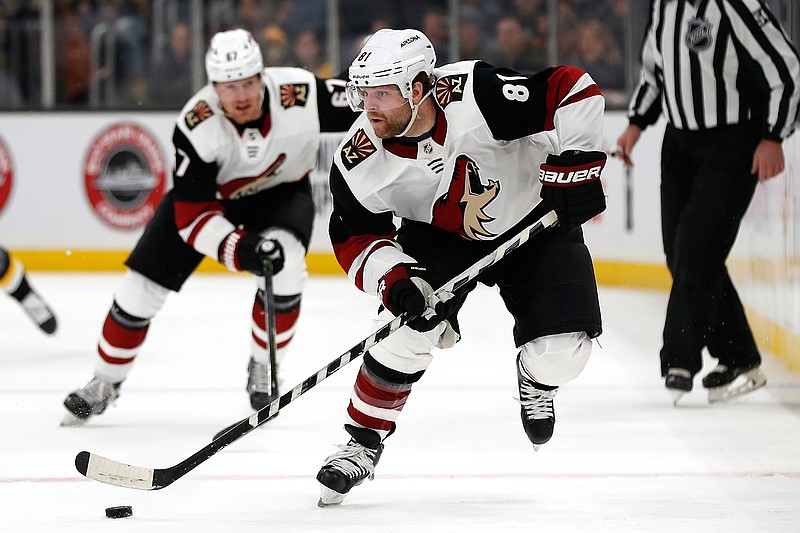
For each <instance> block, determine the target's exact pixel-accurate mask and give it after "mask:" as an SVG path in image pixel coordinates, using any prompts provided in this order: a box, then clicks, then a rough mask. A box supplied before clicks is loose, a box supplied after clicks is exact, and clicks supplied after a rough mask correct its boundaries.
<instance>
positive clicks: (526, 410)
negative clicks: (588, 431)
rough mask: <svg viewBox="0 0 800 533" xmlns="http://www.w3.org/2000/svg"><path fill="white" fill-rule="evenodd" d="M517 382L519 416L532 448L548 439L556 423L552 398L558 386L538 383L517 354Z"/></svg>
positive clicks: (536, 448)
mask: <svg viewBox="0 0 800 533" xmlns="http://www.w3.org/2000/svg"><path fill="white" fill-rule="evenodd" d="M517 383H518V385H519V403H520V405H521V409H520V417H521V418H522V427H523V428H525V434H526V435H528V439H530V441H531V442H532V443H533V449H534V450H537V451H538V450H539V447H540V446H541V445H542V444H544V443H546V442H547V441H549V440H550V437H552V436H553V429H554V428H555V424H556V414H555V409H554V407H553V398H555V396H556V393H557V392H558V387H551V386H549V385H543V384H541V383H538V382H537V381H536V380H534V379H533V378H532V377H530V376H529V375H528V373H527V372H526V371H525V369H524V368H523V367H522V358H521V357H520V355H517Z"/></svg>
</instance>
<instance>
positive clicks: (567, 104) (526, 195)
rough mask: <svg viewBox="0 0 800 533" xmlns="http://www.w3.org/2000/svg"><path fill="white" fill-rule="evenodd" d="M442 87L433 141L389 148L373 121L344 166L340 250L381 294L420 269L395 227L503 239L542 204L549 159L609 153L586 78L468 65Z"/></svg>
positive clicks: (337, 219)
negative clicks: (420, 225)
mask: <svg viewBox="0 0 800 533" xmlns="http://www.w3.org/2000/svg"><path fill="white" fill-rule="evenodd" d="M435 76H436V79H437V81H436V85H435V88H434V91H435V93H434V95H435V98H436V103H437V104H438V106H439V108H440V111H439V112H438V114H437V118H436V124H435V126H434V127H433V129H432V130H431V131H430V132H429V133H428V134H426V135H423V136H422V137H419V138H413V139H411V138H401V139H387V140H381V139H379V138H378V137H377V136H376V135H375V134H374V131H373V130H372V127H371V126H370V124H369V121H368V119H367V116H366V113H363V114H362V116H361V117H359V119H358V120H357V121H356V122H355V123H354V124H353V126H352V128H351V129H350V131H349V132H348V135H347V136H346V137H345V140H344V141H343V143H342V144H341V145H340V146H339V149H338V150H337V153H336V154H335V156H334V163H335V165H334V168H333V169H332V171H331V192H332V194H333V202H334V212H333V216H332V218H331V223H330V234H331V241H332V243H333V246H334V251H335V253H336V256H337V259H338V260H339V263H340V265H341V266H342V267H343V269H344V270H345V271H346V272H347V273H348V275H349V276H350V278H351V279H352V280H353V281H354V282H355V283H356V285H357V286H358V287H359V288H361V289H362V290H364V291H366V292H368V293H370V294H375V293H376V290H377V283H378V281H379V279H380V277H381V276H382V275H383V274H384V273H386V271H387V270H389V269H390V268H391V267H392V266H394V265H396V264H398V263H402V262H413V258H410V257H408V256H407V255H405V254H403V252H402V250H400V248H399V247H398V246H397V245H396V244H395V243H394V242H393V241H392V238H393V236H394V232H395V229H396V228H395V226H394V223H393V220H394V217H395V216H397V217H401V218H404V219H408V220H414V221H420V222H426V223H429V224H432V225H434V226H437V227H440V228H443V229H445V230H447V231H450V232H453V233H457V234H459V235H461V236H462V237H464V238H466V239H471V240H491V239H494V238H496V237H497V236H499V235H501V234H503V232H505V231H507V230H509V229H510V228H512V227H513V226H514V225H515V224H517V223H518V222H519V221H520V220H522V219H523V218H524V217H525V216H526V215H528V214H529V213H530V212H531V210H532V209H533V208H534V206H535V205H536V204H537V203H539V202H540V197H539V192H540V188H541V185H540V184H539V180H538V172H539V166H540V164H541V163H543V162H544V161H545V160H546V158H547V156H548V155H549V154H560V153H561V152H563V151H566V150H582V151H591V150H599V149H600V147H601V142H602V124H603V111H604V100H603V97H602V96H601V94H600V91H599V89H598V88H597V86H596V84H595V83H594V81H593V80H592V79H591V77H590V76H589V75H588V74H586V73H585V72H584V71H582V70H580V69H577V68H575V67H554V68H550V69H547V70H545V71H543V72H541V73H538V74H536V75H533V76H525V75H521V74H519V73H517V72H514V71H512V70H508V69H498V68H495V67H492V66H490V65H488V64H486V63H482V62H476V61H464V62H460V63H454V64H451V65H446V66H444V67H442V68H440V69H436V71H435Z"/></svg>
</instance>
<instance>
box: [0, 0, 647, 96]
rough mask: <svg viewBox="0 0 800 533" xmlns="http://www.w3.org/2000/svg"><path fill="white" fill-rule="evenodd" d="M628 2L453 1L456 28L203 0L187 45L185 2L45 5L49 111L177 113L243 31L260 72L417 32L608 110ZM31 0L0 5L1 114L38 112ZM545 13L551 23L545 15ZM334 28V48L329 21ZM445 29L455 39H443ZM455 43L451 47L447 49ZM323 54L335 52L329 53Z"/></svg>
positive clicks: (633, 42) (627, 38)
mask: <svg viewBox="0 0 800 533" xmlns="http://www.w3.org/2000/svg"><path fill="white" fill-rule="evenodd" d="M638 3H641V4H647V2H632V1H631V0H559V1H558V2H550V1H548V0H498V1H492V2H488V1H481V0H461V2H460V5H459V8H458V18H457V19H455V18H453V19H452V20H458V24H457V28H454V27H452V26H451V18H450V14H449V13H448V11H447V8H448V4H449V2H448V1H447V0H403V1H402V2H400V1H396V0H395V1H380V0H372V1H369V2H364V1H363V0H339V1H338V6H339V7H338V13H335V14H329V13H328V12H327V8H328V5H329V2H328V1H327V0H205V1H204V2H197V4H196V5H200V6H202V10H203V13H202V17H201V19H202V20H203V27H202V28H198V29H197V31H201V32H202V36H201V37H202V38H201V39H199V40H196V39H194V37H195V35H194V31H195V29H194V28H193V26H192V24H191V20H193V18H192V16H191V14H192V8H193V5H195V4H193V3H192V1H191V0H54V55H55V57H54V64H55V65H54V68H55V79H56V83H55V93H56V94H55V107H56V108H59V109H72V108H77V109H83V108H87V109H88V108H101V109H132V108H148V109H177V108H179V107H180V106H181V105H182V104H183V103H184V102H185V101H186V99H187V98H188V97H189V96H191V94H193V93H194V92H195V91H196V90H197V89H199V86H200V85H202V84H203V83H204V82H205V79H204V78H205V75H204V72H203V70H202V69H203V65H202V52H201V53H199V54H197V53H195V54H193V53H192V47H193V46H197V43H199V46H200V47H201V49H202V50H203V51H204V50H205V47H206V46H207V43H208V38H209V37H210V36H211V35H212V34H213V33H215V32H217V31H220V30H222V29H229V28H233V27H243V28H246V29H248V30H249V31H250V32H251V33H252V34H253V35H254V36H255V37H256V38H257V39H258V40H259V42H260V44H261V47H262V50H263V53H264V57H265V60H266V62H267V64H268V65H270V66H280V65H286V66H301V67H305V68H307V69H309V70H311V71H313V72H314V73H316V74H317V75H319V76H322V77H328V76H332V75H337V74H340V73H342V72H344V71H345V70H346V68H347V66H348V64H349V63H350V61H351V60H352V58H353V54H354V51H355V50H357V49H359V48H360V46H361V44H362V42H363V40H364V38H365V37H367V36H369V35H370V34H371V33H372V32H374V31H375V30H377V29H379V28H383V27H397V28H400V27H416V28H419V29H421V30H422V31H423V32H425V33H426V34H427V35H428V37H429V38H430V39H431V41H432V42H433V43H434V45H435V46H436V49H437V51H438V53H439V56H440V57H439V63H440V64H444V63H448V62H451V61H455V60H459V59H483V60H485V61H487V62H489V63H492V64H495V65H498V66H507V67H511V68H514V69H517V70H519V71H521V72H526V73H527V72H534V71H538V70H540V69H542V68H544V67H546V66H549V65H551V64H561V63H567V64H573V65H577V66H580V67H582V68H584V69H586V70H587V71H589V72H590V73H591V74H592V76H593V77H594V78H595V80H596V81H597V83H598V85H599V86H600V87H601V89H602V90H603V91H604V93H605V95H606V97H607V100H608V102H609V104H610V106H611V107H613V106H615V105H623V104H624V102H625V101H626V96H627V92H628V91H629V90H630V88H631V85H632V83H633V80H630V79H629V77H628V75H627V74H628V72H631V71H634V72H635V71H636V68H637V65H626V57H630V55H629V54H628V55H626V51H627V52H629V51H630V49H631V48H636V50H635V52H634V56H635V57H638V47H639V46H640V43H641V36H638V35H631V34H630V32H631V30H630V28H636V27H638V28H641V29H642V30H643V28H644V25H645V23H646V16H647V14H646V12H645V11H646V10H643V9H639V10H638V11H637V12H636V13H631V10H630V8H631V7H632V6H634V5H635V4H638ZM39 5H40V2H38V1H36V0H0V108H2V109H37V108H40V107H41V94H42V75H41V35H42V28H43V24H42V22H41V19H40V13H39V11H38V9H39V8H38V6H39ZM551 9H555V12H554V13H553V12H551ZM329 15H338V16H334V17H332V19H333V20H338V24H339V33H338V35H337V36H336V39H334V40H331V39H329V36H328V28H329V23H328V17H329ZM454 30H455V31H454ZM456 33H457V40H458V43H457V46H455V45H454V44H453V43H452V42H451V38H454V34H456ZM331 43H335V45H337V46H338V50H337V51H336V52H335V53H329V51H328V47H329V45H330V44H331Z"/></svg>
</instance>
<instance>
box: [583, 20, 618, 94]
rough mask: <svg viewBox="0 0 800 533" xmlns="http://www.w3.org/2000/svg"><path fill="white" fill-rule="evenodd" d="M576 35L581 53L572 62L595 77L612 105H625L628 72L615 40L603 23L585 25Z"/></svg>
mask: <svg viewBox="0 0 800 533" xmlns="http://www.w3.org/2000/svg"><path fill="white" fill-rule="evenodd" d="M576 36H577V42H576V46H577V54H576V55H575V56H574V57H573V58H572V59H571V60H570V61H569V63H570V64H573V65H576V66H578V67H581V68H582V69H584V70H585V71H586V72H588V73H589V74H590V75H591V76H592V78H593V79H594V81H595V83H597V86H598V87H600V90H601V91H602V92H603V96H605V97H606V102H607V103H608V104H611V105H615V106H621V105H624V104H625V101H626V99H625V94H624V91H625V69H624V67H623V64H622V54H621V53H620V51H619V48H617V45H616V43H615V42H614V37H613V36H612V35H611V33H610V32H609V31H608V29H607V28H606V27H605V25H603V24H602V23H601V22H600V21H599V20H587V21H585V22H582V23H581V24H580V25H579V26H578V30H577V34H576Z"/></svg>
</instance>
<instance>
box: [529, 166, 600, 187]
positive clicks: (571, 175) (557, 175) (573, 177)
mask: <svg viewBox="0 0 800 533" xmlns="http://www.w3.org/2000/svg"><path fill="white" fill-rule="evenodd" d="M555 168H556V167H545V166H544V165H542V168H540V169H539V181H541V182H542V183H548V184H552V185H563V186H569V185H573V184H576V183H581V182H583V181H592V180H595V179H600V171H601V170H603V165H597V166H595V167H590V168H581V169H577V170H571V171H569V172H564V171H563V170H554V169H555Z"/></svg>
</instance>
